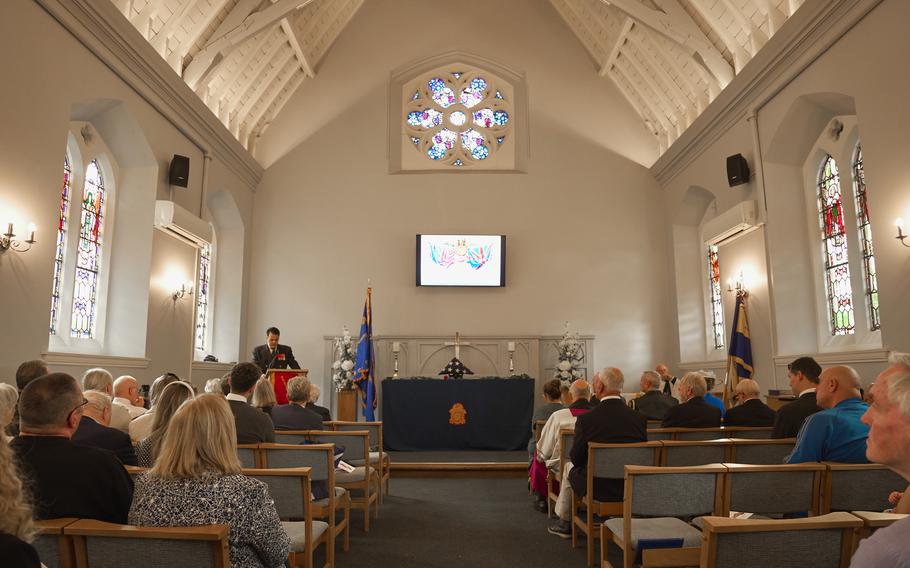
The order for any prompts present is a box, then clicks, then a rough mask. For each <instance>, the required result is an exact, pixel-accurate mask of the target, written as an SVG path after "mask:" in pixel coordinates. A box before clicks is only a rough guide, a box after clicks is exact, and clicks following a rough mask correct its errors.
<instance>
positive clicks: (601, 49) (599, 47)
mask: <svg viewBox="0 0 910 568" xmlns="http://www.w3.org/2000/svg"><path fill="white" fill-rule="evenodd" d="M566 5H567V6H568V7H569V10H571V11H572V14H573V15H574V16H575V19H576V20H577V21H578V22H581V25H582V27H584V29H585V30H586V31H587V32H588V34H587V35H588V41H589V42H592V43H593V45H591V46H590V47H589V48H588V51H590V52H591V54H592V55H594V59H595V60H597V58H598V54H600V55H599V56H600V57H601V58H603V55H602V54H604V53H607V49H606V47H605V46H604V45H603V44H602V43H601V42H600V40H599V39H598V38H599V37H600V30H599V29H598V28H596V27H594V26H593V25H592V22H591V20H590V19H589V18H586V17H585V16H584V14H582V13H581V12H580V9H579V8H578V6H576V5H575V0H566ZM579 39H580V38H579ZM598 63H599V64H600V65H601V67H602V66H603V64H604V61H598Z"/></svg>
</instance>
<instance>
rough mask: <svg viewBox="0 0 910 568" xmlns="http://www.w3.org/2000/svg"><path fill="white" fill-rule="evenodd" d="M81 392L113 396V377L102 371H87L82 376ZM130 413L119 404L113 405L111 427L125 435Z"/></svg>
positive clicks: (127, 430)
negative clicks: (94, 392)
mask: <svg viewBox="0 0 910 568" xmlns="http://www.w3.org/2000/svg"><path fill="white" fill-rule="evenodd" d="M82 390H83V392H84V391H90V390H95V391H100V392H103V393H104V394H106V395H107V396H110V397H113V396H114V376H113V375H111V374H110V373H108V372H107V371H106V370H104V369H100V368H97V369H89V370H88V371H86V372H85V373H83V375H82ZM130 420H132V418H131V417H130V411H129V410H127V408H126V407H125V406H123V405H121V404H114V405H113V406H112V407H111V427H112V428H116V429H118V430H122V431H124V432H126V433H129V431H130Z"/></svg>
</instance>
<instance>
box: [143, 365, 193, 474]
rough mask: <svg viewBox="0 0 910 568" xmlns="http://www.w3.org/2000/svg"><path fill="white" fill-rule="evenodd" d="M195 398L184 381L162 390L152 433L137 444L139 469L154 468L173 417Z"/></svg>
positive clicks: (156, 407) (157, 403)
mask: <svg viewBox="0 0 910 568" xmlns="http://www.w3.org/2000/svg"><path fill="white" fill-rule="evenodd" d="M194 396H195V395H194V394H193V388H192V387H191V386H190V385H188V384H187V383H185V382H183V381H176V382H173V383H170V384H169V385H167V386H165V387H164V389H162V390H161V393H160V394H159V395H158V399H157V402H156V403H155V418H154V419H153V420H152V432H151V433H150V434H149V435H148V437H147V438H145V439H144V440H141V441H140V442H139V443H138V444H136V457H137V458H138V459H139V467H152V464H154V463H155V458H157V457H158V452H159V450H160V449H161V441H162V440H163V439H164V434H165V432H167V427H168V423H170V421H171V417H173V416H174V413H175V412H177V409H178V408H180V405H181V404H183V403H184V402H186V401H188V400H190V399H191V398H193V397H194Z"/></svg>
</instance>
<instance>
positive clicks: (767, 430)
mask: <svg viewBox="0 0 910 568" xmlns="http://www.w3.org/2000/svg"><path fill="white" fill-rule="evenodd" d="M721 430H723V431H724V436H723V437H724V438H743V439H746V440H768V439H770V438H771V432H773V431H774V428H772V427H770V426H723V427H722V428H721Z"/></svg>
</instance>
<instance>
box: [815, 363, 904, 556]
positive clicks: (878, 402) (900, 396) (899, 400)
mask: <svg viewBox="0 0 910 568" xmlns="http://www.w3.org/2000/svg"><path fill="white" fill-rule="evenodd" d="M889 362H890V363H891V364H890V365H889V366H888V368H887V369H885V370H884V371H882V372H881V373H880V374H879V375H878V377H877V378H876V379H875V384H874V385H873V386H872V404H871V405H870V406H869V409H868V410H867V411H866V413H865V414H864V415H863V418H862V421H863V423H864V424H866V425H868V426H869V438H868V444H867V447H866V457H868V459H869V461H872V462H875V463H883V464H885V465H887V466H888V467H890V468H891V469H892V470H894V471H895V472H896V473H898V474H900V476H901V477H903V478H904V479H906V480H907V481H910V354H908V353H892V354H891V357H890V358H889ZM820 414H821V413H820ZM904 498H905V499H910V497H904ZM908 540H910V517H908V518H906V519H903V520H900V521H897V522H896V523H894V524H892V525H891V526H889V527H886V528H882V529H878V530H877V531H875V533H874V534H873V535H872V536H871V537H869V538H867V539H865V540H863V541H861V542H860V544H859V548H858V549H857V551H856V553H855V554H854V555H853V559H852V561H851V562H850V566H851V567H855V568H891V567H892V566H910V547H908V546H907V541H908Z"/></svg>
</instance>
